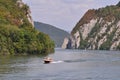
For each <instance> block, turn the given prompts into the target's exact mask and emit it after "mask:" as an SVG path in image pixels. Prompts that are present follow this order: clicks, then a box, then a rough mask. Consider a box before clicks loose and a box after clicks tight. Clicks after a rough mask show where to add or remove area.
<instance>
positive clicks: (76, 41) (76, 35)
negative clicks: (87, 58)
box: [74, 31, 80, 48]
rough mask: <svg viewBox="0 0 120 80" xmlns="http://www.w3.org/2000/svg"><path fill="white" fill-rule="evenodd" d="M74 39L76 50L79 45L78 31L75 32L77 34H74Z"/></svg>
mask: <svg viewBox="0 0 120 80" xmlns="http://www.w3.org/2000/svg"><path fill="white" fill-rule="evenodd" d="M74 37H75V44H76V48H78V47H79V45H80V34H79V31H77V32H76V33H75V34H74Z"/></svg>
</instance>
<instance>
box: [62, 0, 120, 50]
mask: <svg viewBox="0 0 120 80" xmlns="http://www.w3.org/2000/svg"><path fill="white" fill-rule="evenodd" d="M63 45H64V46H63V48H69V49H71V48H76V49H92V50H95V49H97V50H120V2H119V3H118V4H117V5H111V6H106V7H104V8H99V9H97V10H95V9H90V10H88V11H87V12H86V13H85V15H84V16H83V17H82V18H81V19H80V21H79V22H78V23H77V24H76V26H75V27H74V28H73V30H72V32H71V36H70V37H69V38H65V40H64V43H63Z"/></svg>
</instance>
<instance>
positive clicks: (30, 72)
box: [0, 49, 120, 80]
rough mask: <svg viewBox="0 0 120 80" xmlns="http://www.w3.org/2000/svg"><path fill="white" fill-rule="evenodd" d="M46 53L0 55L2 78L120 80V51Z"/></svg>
mask: <svg viewBox="0 0 120 80" xmlns="http://www.w3.org/2000/svg"><path fill="white" fill-rule="evenodd" d="M48 56H50V57H52V58H53V59H54V61H53V62H52V63H51V64H43V58H44V57H45V56H35V55H34V56H3V57H0V80H120V51H99V50H64V49H55V53H54V54H50V55H48Z"/></svg>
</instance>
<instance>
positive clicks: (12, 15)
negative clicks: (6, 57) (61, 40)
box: [0, 0, 54, 54]
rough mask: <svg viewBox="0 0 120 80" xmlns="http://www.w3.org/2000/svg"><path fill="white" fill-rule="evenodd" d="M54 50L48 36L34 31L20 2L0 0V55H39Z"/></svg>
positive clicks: (16, 0)
mask: <svg viewBox="0 0 120 80" xmlns="http://www.w3.org/2000/svg"><path fill="white" fill-rule="evenodd" d="M53 50H54V43H53V41H51V40H50V38H49V36H48V35H46V34H43V33H42V32H38V31H37V30H35V29H34V24H33V21H32V17H31V16H30V9H29V6H27V5H26V4H24V3H23V2H22V0H0V54H39V53H46V52H51V51H53Z"/></svg>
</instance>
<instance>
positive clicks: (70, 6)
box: [23, 0, 119, 31]
mask: <svg viewBox="0 0 120 80" xmlns="http://www.w3.org/2000/svg"><path fill="white" fill-rule="evenodd" d="M23 2H24V3H25V4H27V5H28V6H29V7H30V9H31V16H32V18H33V20H34V21H38V22H43V23H47V24H50V25H53V26H55V27H58V28H60V29H63V30H66V31H71V30H72V29H73V28H74V27H75V25H76V24H77V22H78V21H79V20H80V19H81V17H82V16H83V15H84V14H85V12H86V11H87V10H89V9H98V8H101V7H105V6H107V5H116V4H117V3H118V2H119V0H23Z"/></svg>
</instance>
